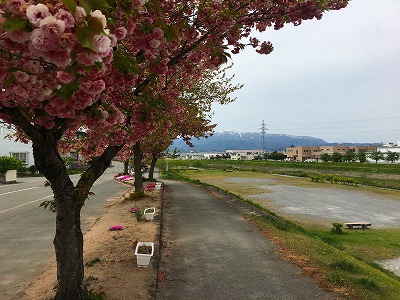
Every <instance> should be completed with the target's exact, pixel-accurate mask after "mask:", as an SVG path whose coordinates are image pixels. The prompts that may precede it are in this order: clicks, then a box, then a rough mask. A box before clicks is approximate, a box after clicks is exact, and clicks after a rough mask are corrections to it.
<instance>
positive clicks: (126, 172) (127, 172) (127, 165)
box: [124, 159, 129, 175]
mask: <svg viewBox="0 0 400 300" xmlns="http://www.w3.org/2000/svg"><path fill="white" fill-rule="evenodd" d="M128 168H129V159H128V160H126V161H124V175H127V174H129V170H128Z"/></svg>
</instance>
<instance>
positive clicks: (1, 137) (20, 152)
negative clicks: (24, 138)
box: [0, 124, 35, 167]
mask: <svg viewBox="0 0 400 300" xmlns="http://www.w3.org/2000/svg"><path fill="white" fill-rule="evenodd" d="M13 133H14V132H13V131H12V130H10V129H9V128H8V127H7V126H4V125H1V124H0V156H12V157H15V158H16V159H19V160H20V161H22V163H23V165H24V166H25V167H29V166H31V165H33V164H34V163H35V161H34V159H33V151H32V143H31V142H29V143H28V144H25V143H22V142H16V141H15V140H14V139H9V138H7V137H6V136H7V135H8V134H13Z"/></svg>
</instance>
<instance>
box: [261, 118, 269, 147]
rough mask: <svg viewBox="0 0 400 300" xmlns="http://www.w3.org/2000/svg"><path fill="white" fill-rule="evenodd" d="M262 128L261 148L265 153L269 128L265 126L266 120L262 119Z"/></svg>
mask: <svg viewBox="0 0 400 300" xmlns="http://www.w3.org/2000/svg"><path fill="white" fill-rule="evenodd" d="M260 129H261V133H260V134H261V150H262V151H263V154H264V153H265V152H266V150H267V149H266V142H265V136H266V134H267V130H268V128H267V127H266V126H265V122H264V120H263V121H262V123H261V127H260Z"/></svg>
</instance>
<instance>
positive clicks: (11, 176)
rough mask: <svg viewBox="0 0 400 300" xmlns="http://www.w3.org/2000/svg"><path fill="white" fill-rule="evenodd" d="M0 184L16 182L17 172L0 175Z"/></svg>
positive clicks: (12, 171) (10, 171)
mask: <svg viewBox="0 0 400 300" xmlns="http://www.w3.org/2000/svg"><path fill="white" fill-rule="evenodd" d="M0 182H2V183H13V182H17V170H8V171H7V172H6V173H4V174H1V176H0Z"/></svg>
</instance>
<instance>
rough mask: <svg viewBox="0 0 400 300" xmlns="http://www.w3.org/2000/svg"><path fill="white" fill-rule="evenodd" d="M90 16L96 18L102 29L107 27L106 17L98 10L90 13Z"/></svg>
mask: <svg viewBox="0 0 400 300" xmlns="http://www.w3.org/2000/svg"><path fill="white" fill-rule="evenodd" d="M90 16H91V17H92V18H97V19H98V20H99V21H100V22H101V24H102V25H103V28H106V26H107V19H106V17H105V16H104V15H103V13H102V12H101V11H100V10H95V11H92V12H91V13H90Z"/></svg>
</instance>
